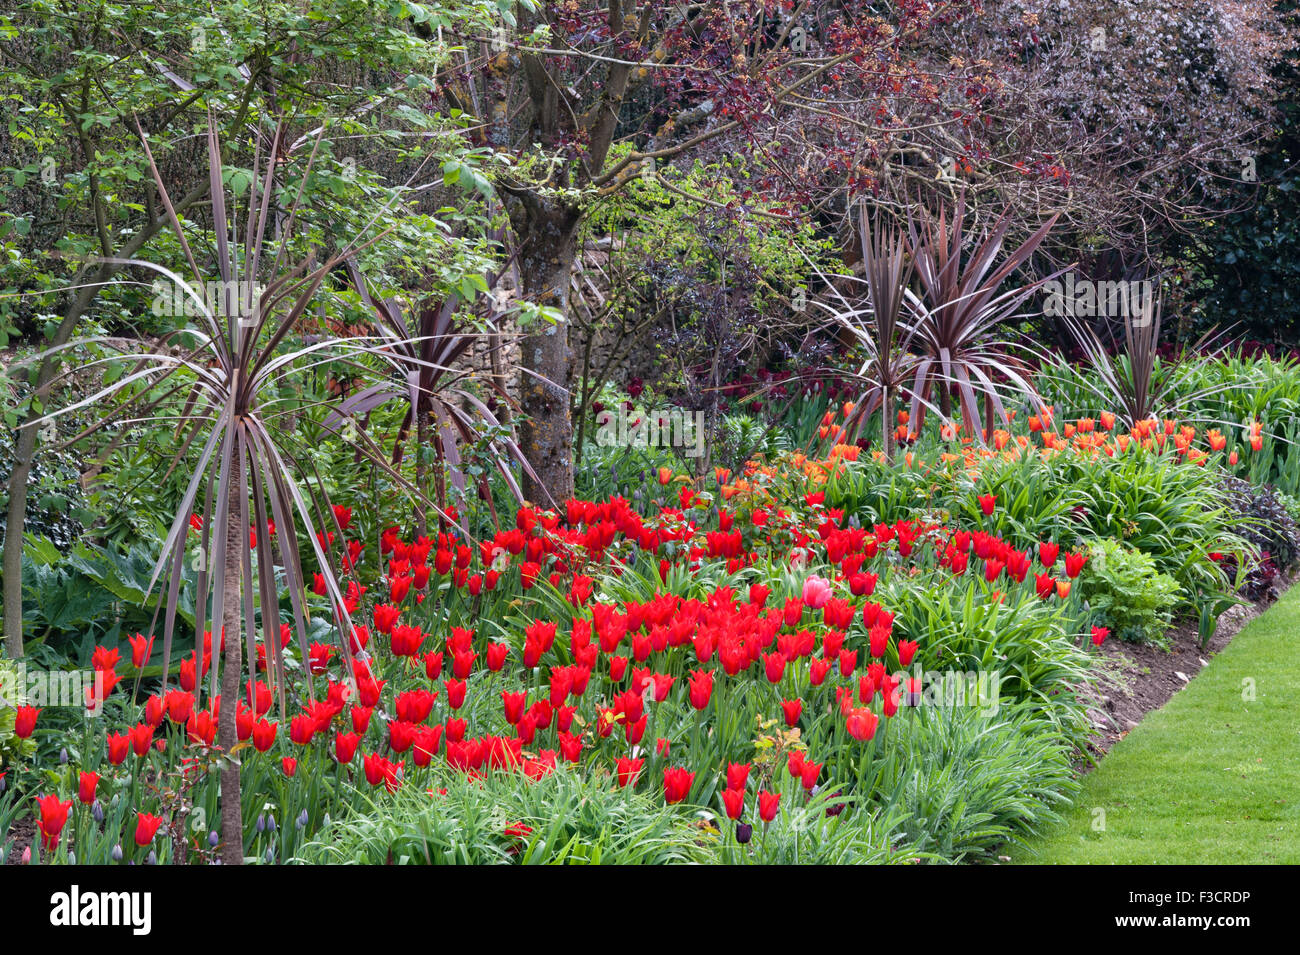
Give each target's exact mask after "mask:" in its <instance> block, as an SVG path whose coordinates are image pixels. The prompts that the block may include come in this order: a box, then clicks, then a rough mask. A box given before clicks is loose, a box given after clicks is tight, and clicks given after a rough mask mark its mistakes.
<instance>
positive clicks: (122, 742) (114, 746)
mask: <svg viewBox="0 0 1300 955" xmlns="http://www.w3.org/2000/svg"><path fill="white" fill-rule="evenodd" d="M130 749H131V737H130V736H128V735H127V734H126V733H109V734H108V761H109V763H111V764H112V765H114V766H121V765H122V763H123V762H124V761H125V760H126V756H127V753H129V752H130Z"/></svg>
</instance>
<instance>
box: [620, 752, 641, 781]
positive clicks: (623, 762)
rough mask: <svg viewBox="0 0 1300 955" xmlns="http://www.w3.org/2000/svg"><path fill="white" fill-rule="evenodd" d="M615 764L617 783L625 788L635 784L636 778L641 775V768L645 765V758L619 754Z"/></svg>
mask: <svg viewBox="0 0 1300 955" xmlns="http://www.w3.org/2000/svg"><path fill="white" fill-rule="evenodd" d="M616 765H617V776H618V784H619V786H620V787H622V788H627V787H628V786H635V785H636V781H637V778H638V777H639V776H640V775H641V770H642V768H643V767H644V766H645V760H644V759H632V758H631V757H629V756H620V757H619V758H618V762H617V764H616Z"/></svg>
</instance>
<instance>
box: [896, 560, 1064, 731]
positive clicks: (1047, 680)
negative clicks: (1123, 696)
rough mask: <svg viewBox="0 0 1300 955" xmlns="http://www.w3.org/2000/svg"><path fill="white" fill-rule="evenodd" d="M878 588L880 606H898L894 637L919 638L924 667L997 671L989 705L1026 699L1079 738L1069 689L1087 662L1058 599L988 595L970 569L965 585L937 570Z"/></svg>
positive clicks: (967, 670)
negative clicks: (1051, 602) (926, 576)
mask: <svg viewBox="0 0 1300 955" xmlns="http://www.w3.org/2000/svg"><path fill="white" fill-rule="evenodd" d="M878 593H880V594H882V597H881V598H879V599H880V600H881V601H882V605H883V606H888V607H896V608H897V612H896V616H895V618H894V630H895V633H897V634H898V635H899V639H908V640H913V641H915V642H917V643H918V644H920V648H921V649H920V651H919V654H918V659H919V661H920V662H921V664H922V666H923V667H924V669H925V670H927V671H957V672H971V673H978V672H982V673H985V674H996V676H997V679H998V683H997V686H996V687H993V686H992V685H991V684H990V688H991V689H993V690H994V693H995V696H994V698H993V699H992V700H991V701H987V702H989V703H990V704H991V705H992V706H996V705H997V700H998V699H999V698H1000V699H1002V700H1008V701H1015V702H1022V703H1025V704H1027V707H1028V708H1029V709H1031V710H1037V711H1040V712H1041V713H1042V714H1043V715H1044V717H1045V718H1046V719H1047V720H1049V721H1050V722H1052V723H1053V724H1054V725H1055V726H1057V727H1058V729H1059V731H1060V732H1064V733H1067V734H1069V735H1070V736H1071V737H1072V738H1075V739H1081V738H1082V737H1081V735H1080V734H1082V733H1083V732H1084V731H1085V729H1086V726H1085V722H1086V721H1085V720H1084V719H1083V714H1082V707H1081V706H1080V705H1079V703H1078V702H1077V700H1076V699H1075V698H1074V693H1073V691H1072V690H1071V689H1070V688H1071V687H1076V686H1078V685H1079V684H1081V683H1083V682H1084V681H1086V680H1087V679H1088V661H1087V657H1086V655H1085V654H1083V653H1082V652H1081V651H1080V650H1079V648H1078V647H1077V646H1076V645H1075V640H1074V638H1073V637H1072V636H1071V626H1070V620H1069V618H1068V616H1067V615H1066V613H1065V611H1064V610H1063V609H1062V608H1061V606H1060V605H1059V604H1058V605H1055V606H1050V605H1047V604H1045V603H1044V602H1043V601H1041V600H1039V599H1038V598H1036V597H1035V596H1033V595H1032V594H1025V595H1023V596H1022V598H1021V599H1020V600H1019V601H1017V602H1015V603H1012V602H1011V600H1010V599H1009V598H1008V597H1007V595H1003V598H1002V599H1001V600H998V599H994V598H993V596H992V587H991V586H990V585H987V584H986V583H985V582H984V581H983V579H982V578H978V577H976V576H975V575H974V574H969V575H968V576H967V577H966V578H965V581H964V584H963V582H962V581H958V582H956V583H954V582H953V581H952V580H950V579H944V578H943V576H942V575H936V576H935V577H934V578H933V579H932V580H929V581H920V582H909V583H907V584H905V585H902V584H898V583H897V582H896V579H895V578H891V579H890V582H889V585H888V587H887V588H886V589H883V590H880V591H878Z"/></svg>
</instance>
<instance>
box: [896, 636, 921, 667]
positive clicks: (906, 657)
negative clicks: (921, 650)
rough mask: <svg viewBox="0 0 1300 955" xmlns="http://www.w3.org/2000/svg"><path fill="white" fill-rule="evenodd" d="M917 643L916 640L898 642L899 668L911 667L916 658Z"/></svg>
mask: <svg viewBox="0 0 1300 955" xmlns="http://www.w3.org/2000/svg"><path fill="white" fill-rule="evenodd" d="M917 646H918V644H917V642H916V641H915V640H899V641H898V664H899V666H911V664H912V659H913V657H915V656H916V650H917Z"/></svg>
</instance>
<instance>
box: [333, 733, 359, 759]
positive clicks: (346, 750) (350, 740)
mask: <svg viewBox="0 0 1300 955" xmlns="http://www.w3.org/2000/svg"><path fill="white" fill-rule="evenodd" d="M360 744H361V737H360V736H359V735H357V734H356V733H344V732H343V731H342V730H339V732H338V735H337V736H335V737H334V755H335V758H337V759H338V761H339V762H340V763H343V764H345V765H346V764H347V763H350V762H352V757H354V756H356V755H357V746H359V745H360Z"/></svg>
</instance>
